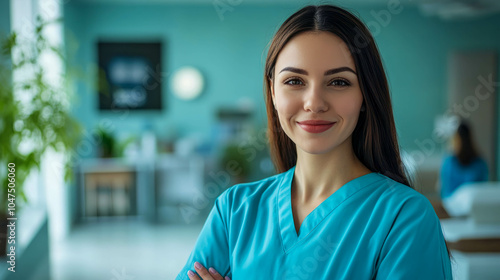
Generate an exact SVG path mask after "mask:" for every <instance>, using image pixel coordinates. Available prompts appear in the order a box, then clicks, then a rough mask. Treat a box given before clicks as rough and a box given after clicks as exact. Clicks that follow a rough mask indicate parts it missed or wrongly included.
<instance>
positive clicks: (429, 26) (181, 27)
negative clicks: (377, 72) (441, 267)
mask: <svg viewBox="0 0 500 280" xmlns="http://www.w3.org/2000/svg"><path fill="white" fill-rule="evenodd" d="M311 4H334V5H339V6H341V7H343V8H346V9H348V10H349V11H352V12H353V13H354V14H355V15H357V16H359V17H360V18H361V19H362V21H363V22H364V23H365V24H366V25H367V27H368V28H369V30H370V31H371V33H372V35H373V37H374V39H375V41H376V43H377V46H378V48H379V51H380V54H381V57H382V61H383V65H384V68H385V71H386V74H387V78H388V83H389V86H390V93H391V98H392V106H393V112H394V119H395V124H396V129H397V136H398V140H399V146H400V149H401V151H400V152H401V157H402V160H403V162H404V163H405V165H406V167H407V170H408V174H409V176H410V177H411V178H413V181H414V186H413V187H414V188H415V189H416V190H417V191H418V192H420V193H421V194H423V195H424V196H425V197H426V198H428V199H429V201H430V202H431V203H432V206H433V207H434V210H435V212H436V215H437V216H438V217H439V220H440V223H441V227H442V230H443V234H444V237H445V239H446V242H447V245H448V248H449V249H450V251H451V253H452V255H453V258H454V259H453V261H452V263H451V264H452V272H453V277H454V279H461V280H468V279H471V280H472V279H500V266H499V265H498V264H500V215H499V213H500V181H499V178H498V175H499V173H500V164H499V159H500V150H499V147H498V142H499V139H500V138H499V127H500V121H499V120H500V116H499V108H500V103H499V102H500V100H498V99H499V98H498V97H497V95H498V86H499V85H500V83H499V78H500V73H499V71H498V64H499V62H500V60H499V54H500V36H499V35H498V34H500V3H499V2H498V1H495V0H446V1H437V0H435V1H434V0H349V1H347V0H339V1H309V0H0V43H1V44H0V45H1V47H2V57H1V60H0V62H1V64H0V67H1V68H0V78H1V85H0V91H1V92H0V96H1V98H2V100H1V101H0V114H1V119H0V133H1V136H0V137H1V138H0V139H1V146H2V149H1V151H2V152H1V154H0V163H1V164H2V167H1V168H0V169H1V170H2V171H1V172H0V179H1V181H2V184H3V185H2V188H1V190H2V191H1V194H2V207H3V208H2V209H3V210H4V212H2V215H3V216H2V228H3V232H2V233H1V234H0V236H3V238H2V240H1V241H2V242H1V243H0V246H5V248H3V247H2V252H3V253H2V255H1V257H0V258H2V261H0V268H1V270H0V279H5V280H7V279H9V280H10V279H22V280H49V279H52V280H87V279H103V280H104V279H107V280H109V279H111V280H125V279H136V280H139V279H140V280H143V279H144V280H157V279H158V280H159V279H175V277H176V276H177V274H178V273H179V272H180V271H181V269H182V268H183V266H184V265H185V263H186V260H187V259H188V257H189V255H190V253H191V250H192V249H193V247H194V244H195V242H196V240H197V237H198V234H199V233H200V231H201V229H202V227H203V225H204V223H205V220H206V218H207V216H208V214H209V212H210V210H211V209H212V207H213V206H214V202H215V200H216V199H217V197H218V196H219V195H220V194H221V193H223V192H224V191H225V190H226V189H228V188H231V187H232V186H234V185H236V184H239V183H244V182H253V181H257V180H261V179H263V178H266V177H269V176H273V175H275V174H276V172H275V169H274V165H273V161H272V159H271V156H270V153H269V148H268V137H267V134H266V129H267V113H266V104H265V100H264V91H263V87H264V84H263V77H264V64H265V60H266V54H267V50H268V48H269V42H270V40H271V39H272V37H273V35H274V34H275V32H276V31H277V30H278V28H279V26H280V25H281V24H282V23H283V21H284V20H285V19H286V18H288V17H289V16H290V15H291V14H293V13H294V12H295V11H297V10H298V9H300V8H302V7H304V6H306V5H311ZM461 122H465V123H466V124H467V127H468V131H469V132H470V136H471V137H470V138H471V139H472V144H473V147H475V151H476V155H477V156H478V157H480V158H482V162H483V163H484V164H483V171H482V172H483V173H482V174H483V175H482V176H481V178H480V179H474V180H470V181H468V182H460V184H458V185H457V186H456V187H455V188H454V189H453V190H451V191H448V192H445V191H444V187H443V185H445V184H448V183H446V182H444V179H443V176H444V175H443V174H445V173H446V172H448V173H446V174H447V176H448V175H449V176H451V175H453V174H455V175H457V176H460V175H463V174H465V173H464V172H468V171H446V170H448V169H446V168H448V167H449V166H448V167H445V166H446V162H447V161H446V159H449V157H450V156H451V155H453V153H454V151H455V150H454V147H456V145H455V146H454V143H455V144H456V141H457V140H456V138H457V137H458V136H457V135H458V134H457V133H458V132H457V131H459V130H457V128H459V127H461V126H460V123H461ZM461 143H462V142H461ZM445 171H446V172H445ZM450 172H451V173H450ZM9 174H15V178H16V181H15V182H16V183H17V184H15V187H14V183H12V184H10V183H9V182H12V181H8V178H11V177H9V176H10V175H9ZM12 176H14V175H12ZM478 178H479V177H478ZM8 183H9V184H8ZM14 188H15V196H12V195H10V194H11V192H13V191H12V190H11V189H14ZM14 198H15V199H14ZM6 209H8V212H5V211H7V210H6ZM14 216H15V217H16V218H17V219H15V220H13V219H12V217H14ZM9 217H10V218H9ZM14 224H15V229H14ZM8 237H10V238H11V239H15V241H16V242H15V250H12V247H11V246H12V245H13V244H11V243H8V241H9V240H11V239H8ZM4 250H5V251H4ZM13 267H15V272H13V271H12V270H13V269H14V268H13ZM9 268H10V269H9Z"/></svg>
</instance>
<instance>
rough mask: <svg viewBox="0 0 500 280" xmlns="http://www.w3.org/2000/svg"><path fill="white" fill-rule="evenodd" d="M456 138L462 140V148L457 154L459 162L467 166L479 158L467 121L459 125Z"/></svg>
mask: <svg viewBox="0 0 500 280" xmlns="http://www.w3.org/2000/svg"><path fill="white" fill-rule="evenodd" d="M456 136H458V138H459V139H460V147H459V149H458V151H457V152H456V156H457V158H458V162H460V164H462V165H464V166H466V165H469V164H470V163H471V162H472V161H474V160H475V159H476V158H477V157H479V153H478V152H477V150H476V147H475V145H474V140H473V137H472V133H471V129H470V127H469V125H468V124H467V123H466V122H465V121H463V120H462V121H461V122H460V124H459V125H458V128H457V132H456Z"/></svg>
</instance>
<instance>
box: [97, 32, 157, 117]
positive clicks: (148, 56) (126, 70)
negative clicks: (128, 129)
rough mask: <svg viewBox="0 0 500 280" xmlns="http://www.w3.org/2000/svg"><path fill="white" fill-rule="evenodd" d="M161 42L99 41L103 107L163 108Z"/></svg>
mask: <svg viewBox="0 0 500 280" xmlns="http://www.w3.org/2000/svg"><path fill="white" fill-rule="evenodd" d="M161 47H162V44H161V43H160V42H103V41H99V42H98V43H97V53H98V65H99V77H98V91H99V110H115V109H130V110H162V82H163V79H162V75H161V73H162V69H161V65H162V61H161V59H162V56H161Z"/></svg>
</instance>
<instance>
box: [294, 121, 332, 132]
mask: <svg viewBox="0 0 500 280" xmlns="http://www.w3.org/2000/svg"><path fill="white" fill-rule="evenodd" d="M334 124H335V123H334V122H330V123H329V122H325V121H314V122H313V121H310V122H299V123H298V125H299V126H300V127H301V128H302V129H303V130H305V131H307V132H309V133H321V132H324V131H326V130H328V129H330V127H332V126H333V125H334Z"/></svg>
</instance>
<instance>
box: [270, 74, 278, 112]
mask: <svg viewBox="0 0 500 280" xmlns="http://www.w3.org/2000/svg"><path fill="white" fill-rule="evenodd" d="M269 87H270V88H271V99H272V100H273V105H274V109H276V99H275V97H274V84H273V80H272V79H269Z"/></svg>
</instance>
